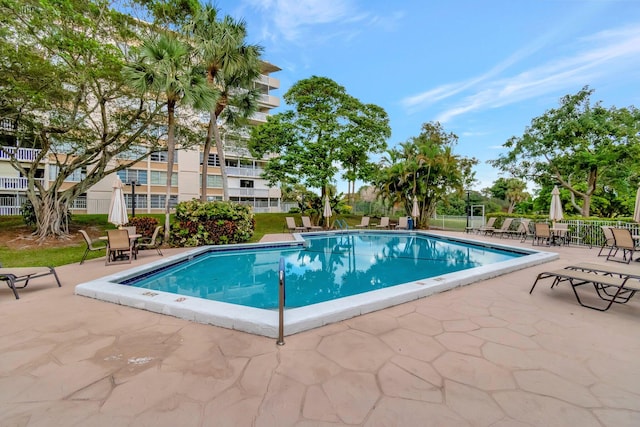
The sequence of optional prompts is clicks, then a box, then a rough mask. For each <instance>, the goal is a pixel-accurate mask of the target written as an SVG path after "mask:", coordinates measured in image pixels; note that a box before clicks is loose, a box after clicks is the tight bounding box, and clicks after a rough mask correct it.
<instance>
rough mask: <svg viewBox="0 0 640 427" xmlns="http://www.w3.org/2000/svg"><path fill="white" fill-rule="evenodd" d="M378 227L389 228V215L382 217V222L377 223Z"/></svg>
mask: <svg viewBox="0 0 640 427" xmlns="http://www.w3.org/2000/svg"><path fill="white" fill-rule="evenodd" d="M376 228H389V217H388V216H383V217H382V218H380V224H378V225H376Z"/></svg>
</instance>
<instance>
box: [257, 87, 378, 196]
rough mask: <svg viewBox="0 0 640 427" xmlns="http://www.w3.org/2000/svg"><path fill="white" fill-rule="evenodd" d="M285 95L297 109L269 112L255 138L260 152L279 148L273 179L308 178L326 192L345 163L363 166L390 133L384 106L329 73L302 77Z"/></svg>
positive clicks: (270, 168) (268, 174)
mask: <svg viewBox="0 0 640 427" xmlns="http://www.w3.org/2000/svg"><path fill="white" fill-rule="evenodd" d="M284 100H285V102H286V103H287V104H289V105H292V106H293V108H294V109H293V110H288V111H285V112H283V113H278V114H276V115H273V116H270V117H268V118H267V123H266V124H263V125H262V126H258V127H255V128H254V129H252V132H251V140H250V141H249V148H250V150H251V151H252V153H253V155H254V156H257V157H261V156H263V155H265V154H267V153H278V156H277V157H274V158H272V159H271V160H269V162H268V163H267V166H266V167H265V173H264V177H265V178H267V179H268V180H269V182H270V183H271V184H275V183H285V184H286V183H290V184H295V183H298V182H303V183H304V184H305V185H306V186H308V187H311V188H319V189H321V195H322V197H324V196H325V194H327V189H328V186H329V185H330V184H331V183H332V182H333V181H334V178H335V175H336V174H337V173H338V166H339V165H344V166H345V167H351V168H352V170H354V171H355V170H357V168H358V167H360V166H361V165H362V164H363V163H364V160H363V159H364V155H365V154H367V153H370V152H372V151H373V152H377V151H378V150H379V149H380V147H381V144H382V143H383V142H384V140H385V138H386V137H388V135H389V133H390V128H389V120H388V117H387V115H386V113H385V112H384V110H382V108H380V107H377V106H373V105H370V104H362V103H361V102H360V101H359V100H357V99H356V98H354V97H352V96H350V95H349V94H348V93H347V92H346V90H345V88H344V87H342V86H340V85H338V84H337V83H336V82H334V81H333V80H331V79H328V78H326V77H317V76H313V77H310V78H308V79H305V80H300V81H298V82H297V83H296V84H294V85H293V86H292V87H291V89H289V90H288V91H287V93H286V94H285V95H284ZM354 153H355V155H354ZM353 159H355V160H353ZM353 176H354V177H355V176H356V175H355V173H354V175H353Z"/></svg>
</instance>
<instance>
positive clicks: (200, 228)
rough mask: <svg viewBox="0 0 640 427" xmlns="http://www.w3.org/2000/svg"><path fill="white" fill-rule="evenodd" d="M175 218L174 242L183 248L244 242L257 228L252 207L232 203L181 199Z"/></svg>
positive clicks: (172, 232) (172, 239) (172, 228)
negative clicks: (185, 200)
mask: <svg viewBox="0 0 640 427" xmlns="http://www.w3.org/2000/svg"><path fill="white" fill-rule="evenodd" d="M175 218H176V220H175V222H174V223H173V224H172V226H171V244H172V245H174V246H181V247H183V246H188V247H191V246H202V245H221V244H228V243H243V242H246V241H247V240H249V239H250V238H251V236H253V231H254V229H255V220H254V218H253V213H252V211H251V208H250V207H248V206H244V205H240V204H237V203H233V202H204V203H203V202H201V201H199V200H196V199H193V200H191V201H188V202H180V203H178V204H177V205H176V216H175Z"/></svg>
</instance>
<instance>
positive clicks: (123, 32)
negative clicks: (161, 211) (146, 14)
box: [0, 0, 163, 241]
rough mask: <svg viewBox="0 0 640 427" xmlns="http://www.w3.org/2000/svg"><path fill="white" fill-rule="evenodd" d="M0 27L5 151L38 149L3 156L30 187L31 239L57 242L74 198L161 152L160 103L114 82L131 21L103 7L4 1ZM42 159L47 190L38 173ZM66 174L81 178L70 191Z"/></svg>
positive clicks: (75, 0)
mask: <svg viewBox="0 0 640 427" xmlns="http://www.w3.org/2000/svg"><path fill="white" fill-rule="evenodd" d="M0 20H2V25H0V32H1V34H2V37H0V120H2V121H3V122H5V123H11V124H12V127H13V129H14V131H13V135H12V138H13V142H10V143H9V145H15V147H16V148H32V149H36V150H38V151H34V153H36V155H35V156H34V157H33V158H32V159H31V160H30V161H29V162H26V163H25V160H24V159H19V158H18V157H17V153H19V152H20V151H19V150H16V149H9V150H6V154H7V155H8V156H9V157H10V160H11V164H12V166H13V167H14V168H15V169H16V170H18V171H19V172H20V174H21V176H23V177H25V178H26V179H27V181H28V188H27V190H26V195H27V198H28V199H29V201H30V202H31V203H32V205H33V207H34V212H35V215H36V231H35V234H36V235H37V236H38V237H39V239H40V241H42V240H44V239H45V238H47V237H50V236H55V237H65V236H67V235H68V223H67V218H68V211H69V208H70V206H71V204H72V203H73V201H74V200H75V199H76V198H77V197H78V196H80V195H82V194H84V193H86V191H87V190H88V189H89V188H90V187H91V186H93V185H94V184H96V183H97V182H98V181H100V180H101V179H103V178H104V177H105V176H107V175H109V174H111V173H113V172H116V171H118V170H121V169H125V168H127V167H128V166H129V165H130V164H132V163H134V162H136V161H139V160H140V159H143V158H144V157H146V156H148V154H149V153H150V152H152V151H157V150H159V144H158V140H157V136H156V135H157V134H158V129H159V125H160V123H158V122H157V119H158V113H159V112H160V111H161V109H162V108H163V103H162V102H161V101H159V100H157V99H153V98H152V99H147V98H145V97H143V96H140V95H136V94H134V93H132V92H131V90H130V88H129V87H128V85H127V82H126V81H125V80H124V79H123V78H122V75H121V69H122V66H123V64H124V63H125V60H126V57H125V53H126V46H128V45H130V44H135V43H136V40H137V36H136V34H137V33H136V31H135V29H136V25H137V23H136V22H134V21H133V20H132V19H131V18H130V17H127V16H124V15H122V14H120V13H118V12H116V11H113V10H112V9H110V2H108V1H106V0H91V1H86V0H82V1H81V0H67V1H54V0H39V1H35V0H32V1H25V0H20V1H17V0H2V1H1V2H0ZM141 141H144V145H142V144H141ZM115 159H118V161H117V162H116V161H115ZM45 161H47V162H48V163H49V165H50V166H49V168H50V174H49V177H48V178H49V179H47V180H46V181H47V184H48V185H45V183H44V182H45V180H42V179H41V178H42V176H41V175H39V173H41V172H42V170H43V165H44V162H45ZM70 177H73V178H74V181H78V180H77V178H80V181H79V182H76V183H75V185H74V186H72V187H69V186H68V185H65V181H66V180H67V179H69V178H70Z"/></svg>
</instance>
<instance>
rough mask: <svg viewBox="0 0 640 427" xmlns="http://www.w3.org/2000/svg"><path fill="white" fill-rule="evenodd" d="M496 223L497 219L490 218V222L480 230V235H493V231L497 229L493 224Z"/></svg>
mask: <svg viewBox="0 0 640 427" xmlns="http://www.w3.org/2000/svg"><path fill="white" fill-rule="evenodd" d="M495 222H496V217H495V216H492V217H491V218H489V220H488V221H487V223H486V224H485V225H483V226H482V227H480V228H478V233H484V234H485V235H486V234H487V233H493V230H495V227H494V226H493V224H495Z"/></svg>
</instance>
